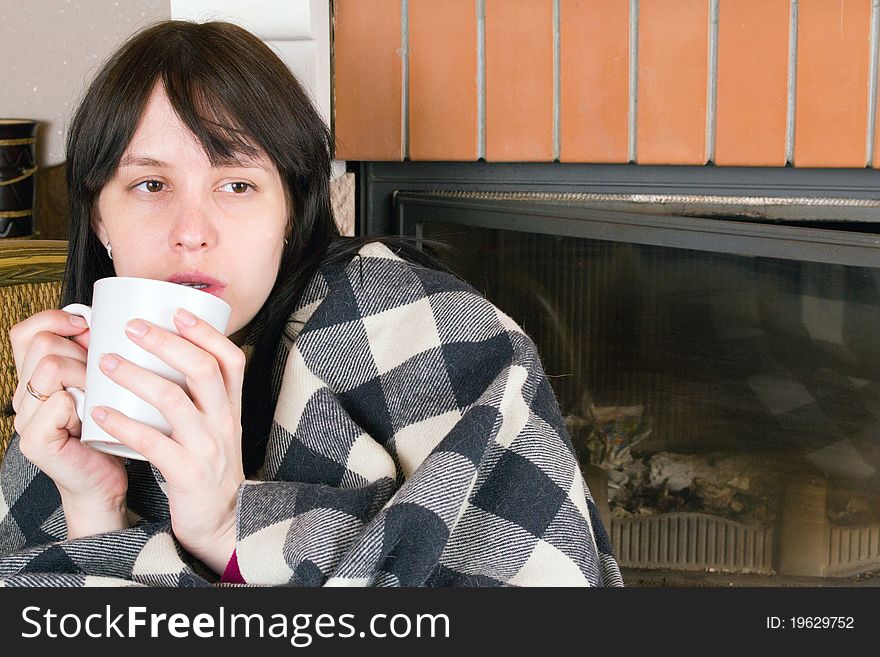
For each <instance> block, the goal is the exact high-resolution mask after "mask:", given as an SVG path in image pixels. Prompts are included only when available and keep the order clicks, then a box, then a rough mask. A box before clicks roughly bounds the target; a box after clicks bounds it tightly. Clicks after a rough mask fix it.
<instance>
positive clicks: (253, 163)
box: [119, 154, 267, 169]
mask: <svg viewBox="0 0 880 657" xmlns="http://www.w3.org/2000/svg"><path fill="white" fill-rule="evenodd" d="M122 167H157V168H168V167H171V165H170V164H169V163H168V162H163V161H162V160H157V159H155V158H152V157H147V156H145V155H131V154H129V155H126V156H125V157H123V158H122V159H121V160H120V161H119V168H122ZM225 167H229V168H232V167H235V168H241V169H266V168H267V167H266V166H265V165H264V164H262V163H261V161H260V160H257V159H253V158H250V157H247V156H242V157H240V158H236V157H232V158H229V160H228V162H225V163H223V164H221V165H220V167H218V168H225Z"/></svg>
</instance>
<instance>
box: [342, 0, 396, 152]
mask: <svg viewBox="0 0 880 657" xmlns="http://www.w3.org/2000/svg"><path fill="white" fill-rule="evenodd" d="M334 6H335V9H334V12H335V13H334V44H333V50H334V57H333V64H334V69H333V75H334V84H333V92H334V103H333V112H334V136H335V139H336V157H337V158H339V159H342V160H401V159H403V151H402V139H401V86H402V85H401V75H402V73H401V58H400V0H335V5H334Z"/></svg>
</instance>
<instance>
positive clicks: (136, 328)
mask: <svg viewBox="0 0 880 657" xmlns="http://www.w3.org/2000/svg"><path fill="white" fill-rule="evenodd" d="M149 330H150V327H149V326H147V325H146V324H144V323H143V322H142V321H141V320H139V319H133V320H131V321H130V322H129V323H128V324H126V325H125V332H126V333H128V334H130V335H133V336H134V337H136V338H142V337H144V336H145V335H146V334H147V331H149Z"/></svg>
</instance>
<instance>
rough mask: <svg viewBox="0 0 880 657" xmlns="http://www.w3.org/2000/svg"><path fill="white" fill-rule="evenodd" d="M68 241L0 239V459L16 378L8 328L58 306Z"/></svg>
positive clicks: (9, 431) (8, 432)
mask: <svg viewBox="0 0 880 657" xmlns="http://www.w3.org/2000/svg"><path fill="white" fill-rule="evenodd" d="M66 260H67V242H65V241H59V240H11V239H7V240H0V334H2V340H0V364H2V368H0V405H2V409H3V411H4V412H3V413H0V461H2V460H3V455H4V454H5V453H6V446H7V445H8V444H9V439H10V438H11V437H12V432H13V426H12V424H13V418H12V414H11V410H12V409H11V402H12V395H13V393H14V392H15V386H16V385H17V383H18V381H17V379H16V373H15V361H14V360H13V358H12V345H11V344H10V342H9V329H10V328H12V327H13V326H14V325H15V324H17V323H18V322H20V321H21V320H22V319H24V318H26V317H28V316H30V315H33V314H34V313H37V312H40V311H41V310H46V309H48V308H57V307H58V303H59V301H60V297H61V277H62V274H63V273H64V263H65V262H66Z"/></svg>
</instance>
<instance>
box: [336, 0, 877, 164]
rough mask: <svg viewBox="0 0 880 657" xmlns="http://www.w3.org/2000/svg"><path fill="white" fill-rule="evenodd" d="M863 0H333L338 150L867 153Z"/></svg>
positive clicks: (402, 153) (869, 70)
mask: <svg viewBox="0 0 880 657" xmlns="http://www.w3.org/2000/svg"><path fill="white" fill-rule="evenodd" d="M878 5H880V2H878V1H877V0H334V4H333V29H334V62H333V65H334V88H333V94H334V133H335V137H336V147H337V153H336V157H338V158H340V159H350V160H402V159H404V158H410V159H413V160H459V161H474V160H478V159H485V160H487V161H495V162H499V161H526V162H546V161H554V160H559V161H562V162H597V163H618V162H636V163H639V164H690V165H694V164H698V165H699V164H706V163H714V164H717V165H720V166H784V165H786V164H791V165H793V166H797V167H865V166H877V165H878V163H880V153H877V149H876V148H875V141H876V132H877V127H876V126H877V121H876V108H877V85H876V79H877V58H878V55H877V51H878V48H877V42H878V34H877V32H878V29H877V27H876V26H877V24H878V21H880V7H878Z"/></svg>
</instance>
